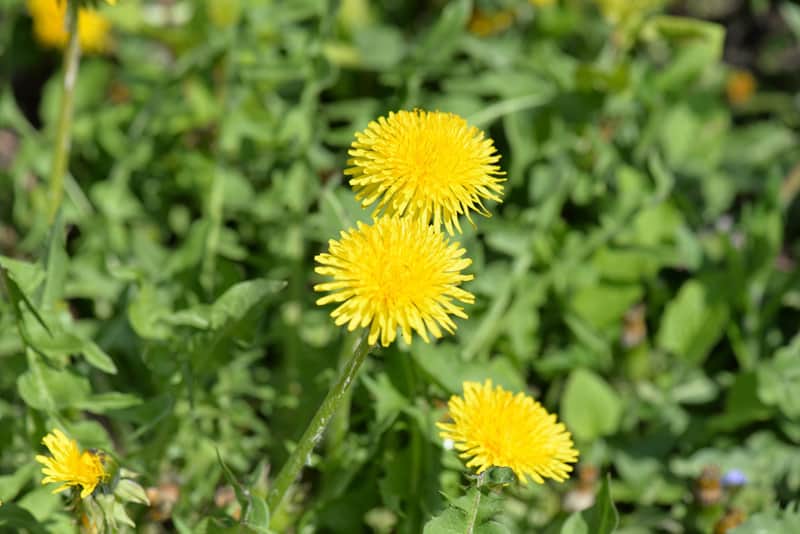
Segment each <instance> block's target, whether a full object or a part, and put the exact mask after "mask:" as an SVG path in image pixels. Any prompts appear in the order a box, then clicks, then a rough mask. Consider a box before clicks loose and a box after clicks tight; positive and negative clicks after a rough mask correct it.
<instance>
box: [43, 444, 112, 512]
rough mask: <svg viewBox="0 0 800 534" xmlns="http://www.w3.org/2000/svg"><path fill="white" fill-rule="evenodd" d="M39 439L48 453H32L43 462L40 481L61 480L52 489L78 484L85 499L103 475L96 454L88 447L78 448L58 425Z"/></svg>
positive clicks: (48, 482)
mask: <svg viewBox="0 0 800 534" xmlns="http://www.w3.org/2000/svg"><path fill="white" fill-rule="evenodd" d="M42 443H43V444H44V445H45V446H46V447H47V449H48V450H49V451H50V456H44V455H42V454H38V455H36V461H37V462H39V463H40V464H42V465H43V466H44V467H42V473H43V474H44V475H45V478H44V479H43V480H42V484H50V483H51V482H54V483H56V484H59V483H60V484H62V485H61V486H59V487H58V488H56V489H55V490H53V493H58V492H60V491H64V490H66V489H69V488H70V487H71V486H80V487H81V499H85V498H86V497H88V496H89V495H91V494H92V492H93V491H94V489H95V488H96V487H97V484H99V483H100V482H101V481H102V480H103V479H104V478H105V477H106V471H105V468H104V467H103V462H102V461H101V459H100V457H99V456H98V455H97V454H95V453H94V452H91V451H83V452H81V451H80V449H79V448H78V444H77V443H76V442H75V440H71V439H69V438H68V437H67V436H65V435H64V433H63V432H61V431H60V430H59V429H55V430H53V431H52V432H50V433H49V434H47V435H46V436H45V437H44V438H43V439H42Z"/></svg>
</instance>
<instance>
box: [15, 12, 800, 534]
mask: <svg viewBox="0 0 800 534" xmlns="http://www.w3.org/2000/svg"><path fill="white" fill-rule="evenodd" d="M535 3H536V4H544V5H533V4H532V3H529V2H526V1H525V0H475V1H474V2H470V1H467V0H452V1H449V2H445V1H442V0H439V1H429V2H428V1H406V0H402V1H401V0H386V1H382V2H369V1H367V0H342V1H341V2H336V1H332V0H285V1H279V0H272V1H257V0H235V1H234V0H231V1H225V2H221V1H220V2H218V1H212V0H205V1H196V2H195V1H192V2H190V1H172V0H165V1H145V0H120V1H119V2H118V3H117V5H116V6H114V7H110V6H103V7H102V8H101V9H102V11H103V13H104V14H105V15H106V16H107V17H108V18H109V19H110V20H111V21H112V24H113V32H114V46H113V48H112V49H111V50H110V51H109V52H108V53H107V54H104V55H94V56H89V57H85V58H83V59H82V63H81V67H80V73H79V77H78V87H77V94H76V104H75V105H76V113H75V120H74V124H73V150H72V157H71V159H70V161H69V175H68V176H67V179H66V187H65V191H66V195H65V201H64V204H63V211H62V215H63V220H64V222H65V224H66V228H67V231H66V233H65V235H61V234H60V233H55V234H51V233H50V231H49V230H50V222H49V220H48V217H47V212H48V194H47V187H48V184H47V176H48V171H49V167H50V162H51V158H52V151H53V139H54V135H55V123H56V120H55V118H56V114H57V109H58V103H59V98H60V78H61V74H60V65H61V56H60V54H59V53H58V52H57V51H54V50H50V49H46V48H43V47H41V46H40V45H38V44H37V43H36V41H35V40H34V37H33V33H32V23H31V19H30V17H29V16H28V14H27V12H26V9H25V4H24V2H22V1H21V0H0V10H1V11H0V83H1V85H0V254H2V256H1V257H0V266H2V270H3V272H4V273H5V275H4V280H5V283H4V290H3V292H2V293H1V294H2V295H3V296H2V299H0V500H2V501H3V502H4V503H5V504H4V506H2V507H0V529H2V528H5V529H7V530H8V531H9V532H18V531H21V530H22V529H23V528H27V529H28V530H29V531H31V532H36V531H44V532H70V531H71V529H72V528H74V527H71V526H70V516H69V514H68V513H66V512H65V511H64V510H63V506H64V502H63V499H62V498H61V497H60V496H54V495H51V493H50V487H44V486H41V485H40V484H39V481H40V480H41V478H40V474H39V467H38V465H37V464H35V462H34V460H33V457H34V455H35V454H37V453H39V452H41V450H42V448H41V445H40V444H39V443H40V440H41V438H42V436H43V435H44V434H45V433H46V432H47V431H49V430H50V429H51V428H52V427H53V426H60V427H62V428H64V429H65V430H66V431H68V432H69V433H70V435H71V436H73V437H75V438H76V439H78V441H79V442H80V443H81V444H82V445H83V446H84V447H98V448H102V449H104V450H106V451H108V452H110V453H112V454H114V455H115V456H116V457H117V458H118V459H119V461H120V463H121V464H122V465H125V466H126V467H128V468H129V469H132V470H133V471H136V472H138V473H139V474H140V478H139V481H140V482H141V483H142V485H144V486H146V487H147V488H148V496H149V498H150V501H151V506H150V507H146V506H142V505H131V506H129V507H128V513H129V514H130V515H131V517H133V518H134V519H135V521H136V523H137V525H138V527H137V529H138V531H141V532H162V531H176V532H181V533H190V532H204V531H208V532H216V531H219V530H220V529H223V528H224V525H226V524H234V525H235V521H236V520H237V519H239V518H241V516H242V510H241V503H240V502H239V501H238V500H237V494H236V492H234V491H233V488H232V486H231V480H232V479H236V480H238V481H239V483H240V484H242V485H243V486H246V487H247V488H249V490H250V492H251V494H252V497H247V498H245V499H244V500H245V505H247V504H248V502H249V501H247V499H261V498H263V497H264V495H265V494H266V490H267V488H268V481H269V477H270V473H273V474H274V473H275V472H276V471H277V469H278V468H279V467H280V465H281V464H282V462H283V460H284V459H285V458H286V456H287V451H288V450H289V448H290V447H291V444H292V440H295V439H297V437H298V436H299V435H300V433H301V432H302V430H303V429H304V427H305V424H306V422H307V421H308V420H309V419H310V417H311V415H312V414H313V411H314V410H315V409H316V407H317V406H318V404H319V401H320V399H321V397H322V395H324V393H325V391H326V390H327V388H328V386H329V384H330V382H331V380H332V379H333V377H334V376H335V374H336V370H337V365H338V363H339V361H340V360H341V359H342V357H343V356H342V355H343V354H347V353H348V351H349V350H350V348H351V346H352V344H353V341H354V340H355V337H354V336H355V335H347V334H346V332H345V331H344V330H342V329H339V328H336V327H335V326H334V324H333V322H332V321H331V320H330V318H329V317H328V316H327V315H328V313H329V312H330V310H329V309H321V308H317V307H316V306H315V305H314V300H315V298H316V295H315V294H314V293H313V291H312V290H311V287H312V285H313V283H314V282H316V281H318V277H317V276H316V275H314V274H313V264H312V258H313V255H314V254H316V253H318V252H319V251H321V250H322V249H323V248H324V247H325V245H326V242H327V240H328V239H329V238H332V237H335V236H337V235H338V232H339V230H341V229H343V228H346V227H349V226H351V225H353V224H354V221H356V220H366V219H367V218H368V216H369V213H368V212H366V211H362V210H361V209H360V208H359V207H358V206H357V205H356V204H355V202H354V200H353V196H352V193H351V192H350V191H349V188H348V186H347V184H346V180H345V179H343V176H342V170H343V168H344V167H345V166H346V158H347V147H348V145H349V143H350V142H351V140H352V139H353V134H354V132H355V131H358V130H360V129H362V128H364V127H365V126H366V124H367V122H368V121H369V120H372V119H374V118H376V117H378V116H380V115H383V114H386V113H387V112H388V111H390V110H396V109H412V108H414V107H421V108H425V109H438V110H444V111H452V112H456V113H458V114H460V115H462V116H464V117H465V118H467V120H468V121H469V122H470V123H472V124H475V125H477V126H479V127H481V128H484V129H486V130H487V132H488V133H489V135H490V136H491V137H493V138H494V140H495V141H496V143H497V145H498V147H499V149H500V152H501V153H502V155H503V159H502V161H501V163H502V165H503V168H504V170H506V171H507V173H508V176H507V177H508V182H507V192H506V195H505V200H504V203H503V204H502V205H499V206H497V207H495V208H493V211H494V213H495V215H494V216H493V217H492V218H491V219H488V220H482V221H480V224H479V227H478V228H477V229H473V228H470V227H469V226H468V225H466V226H465V234H464V235H463V236H462V239H461V242H462V244H464V245H465V247H466V248H467V250H468V251H469V254H470V255H471V257H472V258H473V260H474V265H473V267H472V268H471V270H470V272H473V273H474V274H475V280H474V281H473V282H471V283H469V284H468V285H467V289H469V290H470V291H472V292H473V293H474V294H475V295H476V304H475V305H474V306H471V307H469V310H468V313H469V314H470V319H469V320H468V321H461V322H460V323H459V325H460V326H459V329H458V332H457V334H456V335H455V336H453V337H448V338H446V339H445V340H443V341H442V342H440V343H438V344H435V345H426V344H424V343H422V342H421V340H415V342H414V343H413V344H412V345H411V346H406V345H404V344H402V343H398V344H395V345H393V346H391V347H390V348H388V349H383V350H380V351H379V352H378V354H377V355H373V356H372V357H370V359H369V360H368V362H367V363H366V365H365V368H364V369H363V370H362V374H361V377H360V380H359V383H358V384H357V385H356V387H355V388H354V390H353V394H352V398H351V399H350V401H349V402H348V407H347V410H346V411H344V412H342V413H340V414H338V416H337V418H336V419H335V421H334V422H333V424H332V426H331V428H330V429H329V432H328V433H327V435H326V438H325V441H324V444H323V446H322V447H320V448H318V449H317V451H316V453H315V454H314V455H313V456H312V457H311V458H310V459H309V464H310V467H309V468H307V469H306V471H305V473H304V475H303V477H302V479H301V480H300V481H299V483H298V484H297V485H296V486H295V488H294V489H293V491H292V494H291V503H290V506H287V507H286V508H285V509H284V510H282V511H281V512H280V513H279V514H278V515H276V516H275V517H273V520H272V528H273V529H274V530H276V531H294V532H341V533H357V532H384V533H388V532H398V533H419V532H421V531H422V530H423V526H424V525H425V523H426V522H428V521H429V520H430V519H431V518H432V517H434V516H436V515H437V514H440V513H442V511H443V510H444V509H445V507H446V506H447V502H448V500H449V499H454V498H457V497H459V496H461V495H463V488H464V486H465V485H466V483H467V479H466V478H465V471H464V468H463V467H462V464H461V463H460V461H459V460H458V459H457V458H456V456H455V455H454V454H453V453H452V452H451V451H445V450H443V448H442V444H441V440H440V438H439V437H438V435H437V432H436V429H435V427H434V423H435V422H436V421H437V420H439V419H440V418H442V417H443V416H444V402H445V401H446V399H447V398H448V397H449V396H450V395H451V394H453V393H460V391H461V383H462V381H463V380H467V379H471V380H481V381H482V380H483V379H485V378H491V379H493V380H494V381H495V382H496V383H499V384H502V385H504V386H505V387H507V388H510V389H513V390H519V391H522V390H526V391H528V392H530V393H531V394H533V395H534V396H535V397H536V398H537V399H539V400H541V402H542V403H543V404H544V405H545V406H546V407H547V408H548V409H549V410H550V411H553V412H556V413H558V414H559V415H560V417H561V418H562V419H563V420H564V421H565V422H566V424H567V426H568V427H569V429H570V430H571V431H572V432H573V434H574V436H575V438H576V442H577V446H578V448H579V449H580V450H581V462H580V464H579V470H578V472H577V474H576V475H575V476H574V477H573V479H572V480H571V481H570V482H567V483H566V484H562V485H559V484H553V483H549V484H546V485H544V486H534V487H519V486H518V485H512V486H510V487H507V488H505V489H504V490H503V494H504V498H503V499H502V500H501V501H499V503H494V505H495V506H496V507H497V511H498V513H497V516H496V521H498V522H500V523H501V524H502V525H503V526H504V527H505V529H507V530H498V532H501V531H502V532H505V531H508V532H513V533H529V532H579V531H580V528H581V526H580V525H577V523H576V521H572V520H571V521H570V522H568V523H567V524H566V525H563V526H562V524H563V523H564V521H565V519H566V518H567V517H569V515H568V514H569V512H570V511H574V510H576V509H579V508H580V507H581V503H583V504H590V503H591V502H592V501H593V500H594V499H595V493H596V492H597V491H598V490H599V488H600V483H599V481H600V480H603V479H604V478H605V476H606V474H608V476H609V477H610V482H611V484H610V488H611V497H612V498H613V501H614V503H615V505H616V507H617V509H618V511H619V514H620V524H619V528H618V532H624V533H627V534H635V533H646V532H670V533H680V532H687V533H688V532H712V530H713V529H714V528H715V527H714V525H717V527H716V528H717V529H718V530H717V532H724V531H725V530H721V529H723V528H725V523H723V522H720V521H721V520H722V521H726V520H727V521H729V524H733V523H734V522H735V520H734V519H735V518H733V516H736V518H738V519H743V518H744V517H747V518H748V521H747V522H746V523H745V524H744V525H743V526H741V527H739V528H738V529H736V530H735V531H733V532H736V533H742V534H746V533H748V532H794V531H800V513H798V512H796V511H795V508H793V507H791V506H790V502H791V501H792V500H793V499H796V498H797V494H798V493H797V492H798V489H800V456H798V454H797V444H798V442H800V337H798V319H800V274H799V273H800V271H798V269H797V268H796V262H797V258H798V255H799V254H800V241H799V240H798V238H797V236H798V229H800V205H799V204H798V200H797V193H798V190H800V166H798V157H799V156H800V146H799V145H798V136H797V132H796V128H797V126H798V124H800V106H798V100H797V90H798V88H799V87H800V85H798V84H799V83H800V80H799V79H798V72H800V71H798V68H797V67H798V63H799V62H800V59H799V58H800V41H799V40H800V9H799V8H798V7H797V6H796V5H795V4H794V3H792V2H789V1H767V0H750V1H744V0H742V1H734V0H715V1H708V2H685V4H683V3H680V2H678V3H673V4H670V5H666V4H665V3H664V2H660V1H658V0H648V1H641V2H620V1H615V0H597V2H591V1H588V0H586V1H583V0H562V1H558V2H552V3H549V5H548V3H547V2H535ZM701 4H702V7H698V6H699V5H701ZM677 17H681V18H677ZM726 32H727V33H726ZM726 35H727V37H726ZM23 295H24V298H23ZM44 325H46V326H47V329H45V328H44ZM218 455H219V457H221V458H222V459H223V461H224V463H225V465H227V466H228V467H229V469H230V474H229V477H228V478H226V476H225V473H223V466H222V464H221V463H220V461H219V459H218ZM732 469H737V470H740V471H741V472H743V473H744V474H745V475H746V477H747V483H746V484H745V485H744V487H743V488H741V489H740V490H738V491H731V490H730V488H722V487H721V486H720V484H721V483H720V481H719V479H720V476H721V475H723V474H725V473H726V472H728V471H730V470H732ZM237 488H238V486H237ZM246 508H247V510H246V512H247V513H250V512H251V511H252V510H251V508H252V506H246ZM737 514H738V515H737ZM225 518H229V520H228V521H226V519H225ZM250 520H253V517H252V514H251V515H250ZM3 525H5V526H3ZM236 528H238V527H236ZM497 528H500V527H497ZM570 529H571V530H570ZM759 529H761V530H759ZM765 529H766V530H765ZM487 532H488V531H487Z"/></svg>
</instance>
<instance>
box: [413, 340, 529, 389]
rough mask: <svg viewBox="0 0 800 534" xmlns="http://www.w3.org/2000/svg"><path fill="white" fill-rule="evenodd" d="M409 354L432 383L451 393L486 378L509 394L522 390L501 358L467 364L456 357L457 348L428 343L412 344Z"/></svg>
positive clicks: (522, 385) (515, 373)
mask: <svg viewBox="0 0 800 534" xmlns="http://www.w3.org/2000/svg"><path fill="white" fill-rule="evenodd" d="M411 354H412V356H413V358H414V361H415V362H416V363H417V365H419V366H420V367H421V368H422V369H423V370H425V372H426V373H427V374H428V375H430V377H431V379H432V380H435V381H436V382H438V383H440V384H441V385H442V386H443V387H444V388H445V389H447V391H449V392H451V393H459V392H461V390H462V388H463V383H464V382H465V381H473V382H483V381H484V380H486V379H487V378H490V379H491V380H492V381H493V382H494V383H495V384H498V385H501V386H503V387H504V388H506V389H509V390H512V391H524V390H525V382H524V381H523V380H522V378H521V377H520V375H519V373H518V372H517V370H516V369H514V367H513V365H511V364H510V362H509V361H508V359H506V358H503V357H496V358H494V359H492V360H491V361H489V362H488V363H480V362H475V361H471V362H467V361H464V360H463V359H462V358H461V357H460V356H459V352H458V346H456V345H453V344H441V345H428V344H427V343H414V345H412V347H411Z"/></svg>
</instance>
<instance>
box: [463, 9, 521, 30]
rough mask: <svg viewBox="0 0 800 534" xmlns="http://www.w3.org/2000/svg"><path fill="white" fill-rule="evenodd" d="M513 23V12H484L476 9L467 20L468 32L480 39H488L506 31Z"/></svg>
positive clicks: (505, 10)
mask: <svg viewBox="0 0 800 534" xmlns="http://www.w3.org/2000/svg"><path fill="white" fill-rule="evenodd" d="M513 22H514V11H513V10H511V9H502V10H500V11H495V12H486V11H483V10H482V9H476V10H474V11H473V12H472V18H470V20H469V31H470V32H472V33H474V34H475V35H478V36H480V37H489V36H491V35H495V34H498V33H501V32H503V31H505V30H507V29H508V28H509V27H510V26H511V24H512V23H513Z"/></svg>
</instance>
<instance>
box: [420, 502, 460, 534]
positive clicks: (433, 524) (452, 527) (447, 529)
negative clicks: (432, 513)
mask: <svg viewBox="0 0 800 534" xmlns="http://www.w3.org/2000/svg"><path fill="white" fill-rule="evenodd" d="M466 530H467V514H465V513H464V512H463V511H461V510H458V509H456V508H447V509H446V510H445V511H444V512H442V513H441V514H439V515H438V516H436V517H434V518H433V519H431V520H430V521H428V522H427V523H425V527H424V528H423V529H422V534H464V532H466Z"/></svg>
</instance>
